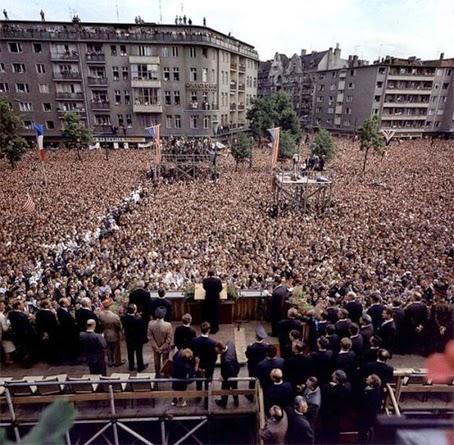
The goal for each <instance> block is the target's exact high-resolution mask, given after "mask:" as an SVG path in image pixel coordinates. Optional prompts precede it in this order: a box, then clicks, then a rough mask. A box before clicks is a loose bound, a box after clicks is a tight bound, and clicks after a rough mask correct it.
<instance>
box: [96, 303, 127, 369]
mask: <svg viewBox="0 0 454 445" xmlns="http://www.w3.org/2000/svg"><path fill="white" fill-rule="evenodd" d="M112 304H113V301H112V300H111V299H110V298H108V299H107V300H104V302H103V304H102V305H103V307H104V310H103V311H102V312H101V313H100V314H99V321H100V322H101V326H102V332H103V334H104V338H105V340H106V342H107V362H108V365H109V366H121V365H122V364H123V363H125V361H124V360H123V361H122V360H121V343H120V340H121V337H122V328H121V321H120V317H119V316H118V315H116V314H114V313H113V312H112V311H111V310H110V307H111V306H112Z"/></svg>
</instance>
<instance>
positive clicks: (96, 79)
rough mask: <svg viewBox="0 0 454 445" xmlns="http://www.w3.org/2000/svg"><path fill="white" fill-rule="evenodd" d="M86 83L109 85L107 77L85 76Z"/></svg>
mask: <svg viewBox="0 0 454 445" xmlns="http://www.w3.org/2000/svg"><path fill="white" fill-rule="evenodd" d="M87 84H88V85H105V86H107V85H109V82H108V81H107V77H92V76H90V77H87Z"/></svg>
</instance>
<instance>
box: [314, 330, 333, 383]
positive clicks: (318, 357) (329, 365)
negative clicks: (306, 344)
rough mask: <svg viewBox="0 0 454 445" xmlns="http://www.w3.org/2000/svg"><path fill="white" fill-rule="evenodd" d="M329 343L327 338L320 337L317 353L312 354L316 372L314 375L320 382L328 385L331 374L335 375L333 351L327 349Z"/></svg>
mask: <svg viewBox="0 0 454 445" xmlns="http://www.w3.org/2000/svg"><path fill="white" fill-rule="evenodd" d="M328 346H329V341H328V339H327V338H326V337H320V338H319V339H318V340H317V348H318V350H317V351H314V352H311V354H310V358H311V361H312V365H311V367H312V368H313V370H314V375H315V376H316V377H317V378H318V380H319V382H320V383H321V384H322V383H328V382H329V380H330V378H331V374H332V373H333V365H334V359H333V351H331V350H329V349H327V348H328Z"/></svg>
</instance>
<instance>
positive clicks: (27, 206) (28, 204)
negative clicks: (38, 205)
mask: <svg viewBox="0 0 454 445" xmlns="http://www.w3.org/2000/svg"><path fill="white" fill-rule="evenodd" d="M22 210H23V211H24V212H25V213H33V212H34V211H35V203H34V201H33V199H32V197H31V196H30V193H27V199H26V200H25V203H24V206H23V207H22Z"/></svg>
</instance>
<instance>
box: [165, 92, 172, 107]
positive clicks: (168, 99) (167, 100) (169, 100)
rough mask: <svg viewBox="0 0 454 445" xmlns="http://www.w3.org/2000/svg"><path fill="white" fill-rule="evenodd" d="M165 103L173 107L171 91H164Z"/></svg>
mask: <svg viewBox="0 0 454 445" xmlns="http://www.w3.org/2000/svg"><path fill="white" fill-rule="evenodd" d="M164 102H165V104H166V105H172V96H171V94H170V91H164Z"/></svg>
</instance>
